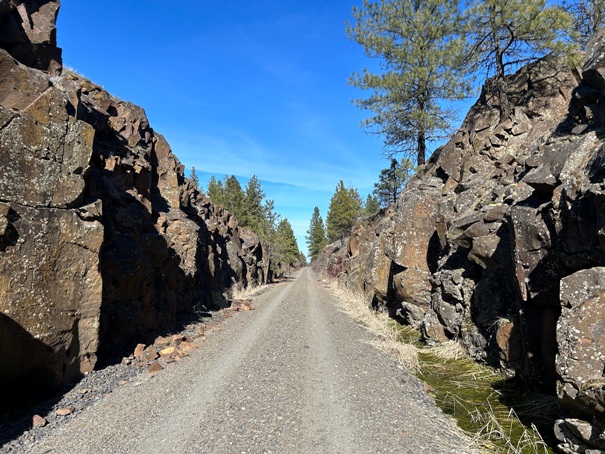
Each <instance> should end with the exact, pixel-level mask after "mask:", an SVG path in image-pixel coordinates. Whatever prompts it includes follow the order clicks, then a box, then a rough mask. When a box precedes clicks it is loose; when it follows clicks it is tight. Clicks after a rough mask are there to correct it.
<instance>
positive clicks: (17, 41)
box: [0, 0, 61, 74]
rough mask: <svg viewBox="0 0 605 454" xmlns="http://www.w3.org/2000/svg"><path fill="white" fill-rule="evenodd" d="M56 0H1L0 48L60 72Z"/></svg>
mask: <svg viewBox="0 0 605 454" xmlns="http://www.w3.org/2000/svg"><path fill="white" fill-rule="evenodd" d="M58 13H59V0H26V1H23V0H0V48H3V49H6V50H7V51H8V52H9V53H10V54H11V55H12V56H13V57H14V58H15V59H17V60H18V61H20V62H21V63H23V64H24V65H26V66H30V67H32V68H37V69H42V70H46V71H50V72H51V73H54V74H56V73H59V72H60V71H61V49H59V48H58V47H57V34H56V28H55V21H56V19H57V14H58Z"/></svg>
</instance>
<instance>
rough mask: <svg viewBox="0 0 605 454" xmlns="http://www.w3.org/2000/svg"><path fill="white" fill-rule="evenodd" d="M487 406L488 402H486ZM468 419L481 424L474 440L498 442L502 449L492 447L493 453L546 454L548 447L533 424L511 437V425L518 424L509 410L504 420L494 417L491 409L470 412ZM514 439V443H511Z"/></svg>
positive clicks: (511, 410) (513, 412)
mask: <svg viewBox="0 0 605 454" xmlns="http://www.w3.org/2000/svg"><path fill="white" fill-rule="evenodd" d="M488 404H489V401H488ZM470 417H471V418H472V419H473V420H474V421H475V422H476V423H479V424H481V428H480V429H479V431H477V432H476V433H475V436H474V439H475V440H493V441H499V442H500V443H501V444H503V445H504V447H503V448H502V447H498V446H493V452H500V453H507V454H524V453H545V454H548V452H549V451H548V446H547V445H546V443H545V442H544V440H543V439H542V436H541V435H540V433H539V432H538V430H537V428H536V426H535V425H534V424H532V425H531V427H530V428H526V429H525V430H524V431H523V432H522V433H521V435H520V436H519V437H513V436H512V434H513V431H514V427H513V424H520V421H519V418H518V416H517V414H516V413H515V411H514V410H513V409H512V408H511V409H510V410H509V413H508V415H507V416H506V417H505V418H502V416H496V414H495V412H494V409H493V407H492V406H491V404H489V408H488V410H487V411H485V412H480V411H479V410H477V409H475V410H474V411H472V412H470ZM515 439H516V442H515V441H513V440H515Z"/></svg>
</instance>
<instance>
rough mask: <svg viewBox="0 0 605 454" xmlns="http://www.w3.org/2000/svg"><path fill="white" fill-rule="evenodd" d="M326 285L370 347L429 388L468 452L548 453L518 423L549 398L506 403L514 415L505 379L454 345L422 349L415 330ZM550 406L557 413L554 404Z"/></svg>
mask: <svg viewBox="0 0 605 454" xmlns="http://www.w3.org/2000/svg"><path fill="white" fill-rule="evenodd" d="M328 285H329V287H330V289H331V291H332V293H333V294H334V296H335V297H336V298H337V300H338V302H339V304H340V305H341V307H342V309H343V311H344V312H346V313H347V314H349V315H350V316H351V317H353V319H355V320H356V321H357V322H358V323H360V324H361V325H362V326H364V327H365V328H366V329H368V331H370V332H372V333H374V334H376V336H377V338H378V339H376V340H375V341H371V342H370V343H371V344H372V345H374V346H375V347H376V348H378V349H380V350H382V351H385V352H387V353H388V354H390V355H392V356H393V357H394V358H395V359H396V360H397V361H398V362H399V364H401V365H402V366H403V367H404V368H405V369H407V370H408V371H409V372H411V373H413V374H414V375H416V376H418V377H419V378H421V379H422V380H424V381H425V382H426V383H427V384H428V385H429V386H430V388H432V389H433V391H432V393H433V395H434V397H435V400H436V402H437V403H438V404H439V406H440V407H441V408H442V410H443V411H444V412H445V413H447V414H449V415H451V416H453V417H454V418H455V419H456V420H457V422H458V424H459V426H460V427H461V428H462V429H463V430H464V431H465V432H467V433H468V434H469V435H470V437H471V438H472V442H471V446H469V450H470V451H472V452H474V451H481V452H495V453H509V454H520V453H549V452H552V451H549V448H548V446H547V444H546V443H545V442H544V440H543V438H542V436H541V435H540V433H539V432H538V430H537V428H536V426H535V425H534V424H533V423H531V424H529V425H524V424H523V423H522V422H521V419H523V420H525V421H526V422H527V421H538V419H537V418H536V415H539V414H550V413H551V411H553V399H552V396H542V395H540V396H542V397H540V396H538V397H532V396H533V394H532V395H527V396H525V395H524V396H523V397H521V398H520V399H521V401H522V404H521V405H519V402H509V405H512V406H514V407H515V409H516V410H517V412H518V413H516V412H515V410H513V409H512V408H509V407H508V406H507V405H504V404H503V402H504V401H505V400H507V399H506V397H507V394H510V393H511V391H512V392H513V394H514V395H517V394H518V389H511V390H508V391H507V389H505V388H506V386H508V385H506V383H507V381H506V380H505V379H504V377H503V375H502V374H501V373H499V372H498V371H496V370H495V369H492V368H489V367H486V366H483V365H480V364H478V363H476V362H475V361H473V360H472V359H471V358H469V357H468V355H467V354H466V352H465V350H464V348H463V347H462V345H460V344H459V343H458V342H456V341H449V342H444V343H442V344H438V345H436V346H432V347H426V346H422V345H421V344H420V343H419V342H418V334H417V332H416V331H414V330H412V329H411V328H408V327H403V326H401V325H400V324H399V323H397V322H395V321H394V320H393V319H391V318H390V317H389V316H388V314H387V313H386V312H384V311H382V312H381V311H375V310H373V309H372V308H371V307H370V305H369V304H368V301H367V298H366V297H365V295H363V294H361V293H360V292H353V291H351V290H349V289H345V288H342V287H340V286H338V284H337V283H336V282H335V281H331V282H329V284H328ZM414 333H416V334H414ZM499 383H500V384H501V386H500V387H499V386H498V384H499ZM503 383H504V385H502V384H503ZM503 386H504V388H503ZM511 386H514V385H511ZM530 394H531V393H530ZM554 406H555V409H554V411H555V412H556V400H554ZM518 415H519V416H518ZM544 419H547V418H544ZM547 423H548V422H547ZM539 424H541V423H539Z"/></svg>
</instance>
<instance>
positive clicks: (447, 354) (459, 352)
mask: <svg viewBox="0 0 605 454" xmlns="http://www.w3.org/2000/svg"><path fill="white" fill-rule="evenodd" d="M427 351H428V352H430V353H431V354H432V355H433V356H436V357H437V358H440V359H453V360H456V359H462V358H466V357H467V354H466V351H465V350H464V347H463V346H462V345H460V343H459V342H457V341H455V340H450V341H447V342H443V343H441V344H437V345H435V346H433V347H431V348H429V349H427Z"/></svg>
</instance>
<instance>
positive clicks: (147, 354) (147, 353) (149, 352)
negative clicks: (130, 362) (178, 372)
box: [140, 345, 160, 363]
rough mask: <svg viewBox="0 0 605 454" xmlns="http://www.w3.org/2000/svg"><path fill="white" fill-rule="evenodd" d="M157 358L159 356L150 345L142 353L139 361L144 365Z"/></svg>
mask: <svg viewBox="0 0 605 454" xmlns="http://www.w3.org/2000/svg"><path fill="white" fill-rule="evenodd" d="M159 356H160V355H159V354H158V352H157V350H156V349H155V346H153V345H150V346H149V347H147V348H146V349H145V350H144V351H143V353H142V354H141V357H140V360H141V361H143V362H145V363H150V362H152V361H153V360H155V359H157V358H158V357H159Z"/></svg>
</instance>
